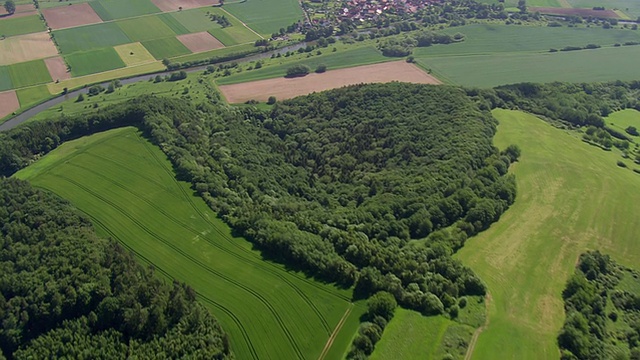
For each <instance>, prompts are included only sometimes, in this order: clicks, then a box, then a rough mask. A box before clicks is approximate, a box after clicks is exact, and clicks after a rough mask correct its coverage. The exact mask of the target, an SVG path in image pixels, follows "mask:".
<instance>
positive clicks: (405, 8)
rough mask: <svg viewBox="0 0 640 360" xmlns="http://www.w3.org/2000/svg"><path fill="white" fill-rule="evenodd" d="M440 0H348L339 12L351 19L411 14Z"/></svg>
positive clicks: (358, 19)
mask: <svg viewBox="0 0 640 360" xmlns="http://www.w3.org/2000/svg"><path fill="white" fill-rule="evenodd" d="M436 2H438V3H439V2H441V0H348V1H347V2H345V4H346V5H345V7H344V8H342V11H341V12H340V13H339V16H340V18H341V19H343V20H345V19H350V20H352V21H365V20H375V19H377V18H378V17H379V16H380V15H382V14H384V13H389V12H392V13H394V14H398V15H403V14H412V13H414V12H416V11H418V10H420V9H422V8H424V7H426V6H429V4H431V3H436Z"/></svg>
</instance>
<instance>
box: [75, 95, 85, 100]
mask: <svg viewBox="0 0 640 360" xmlns="http://www.w3.org/2000/svg"><path fill="white" fill-rule="evenodd" d="M81 101H84V95H82V94H80V95H78V98H77V99H76V102H81Z"/></svg>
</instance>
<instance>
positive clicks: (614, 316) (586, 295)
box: [558, 251, 640, 360]
mask: <svg viewBox="0 0 640 360" xmlns="http://www.w3.org/2000/svg"><path fill="white" fill-rule="evenodd" d="M562 297H563V298H564V307H565V311H566V314H567V318H566V321H565V324H564V326H563V328H562V331H561V332H560V336H559V337H558V344H559V345H560V348H561V349H562V359H567V360H569V359H633V360H637V359H640V273H638V272H637V271H634V270H631V269H627V268H624V267H622V266H620V265H618V264H616V263H615V262H614V261H613V260H611V259H610V258H609V256H607V255H603V254H600V253H599V252H597V251H596V252H587V253H585V254H582V256H581V257H580V261H579V263H578V266H577V268H576V272H575V274H574V275H573V276H572V277H571V278H570V279H569V281H568V282H567V286H566V288H565V290H564V292H563V293H562Z"/></svg>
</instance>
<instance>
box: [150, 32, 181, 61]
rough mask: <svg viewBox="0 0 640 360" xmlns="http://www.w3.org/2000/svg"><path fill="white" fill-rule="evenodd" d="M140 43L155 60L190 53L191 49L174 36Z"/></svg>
mask: <svg viewBox="0 0 640 360" xmlns="http://www.w3.org/2000/svg"><path fill="white" fill-rule="evenodd" d="M142 45H143V46H144V47H145V48H146V49H147V50H149V52H150V53H151V55H153V57H155V58H156V59H157V60H162V59H164V58H172V57H176V56H180V55H186V54H190V53H191V51H189V49H187V47H186V46H184V44H183V43H181V42H180V40H178V39H176V38H175V37H170V38H163V39H156V40H149V41H143V42H142Z"/></svg>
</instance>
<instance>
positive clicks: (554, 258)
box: [456, 110, 640, 360]
mask: <svg viewBox="0 0 640 360" xmlns="http://www.w3.org/2000/svg"><path fill="white" fill-rule="evenodd" d="M494 116H495V117H496V118H497V119H498V120H499V122H500V124H499V126H498V132H497V135H496V137H495V139H494V142H495V145H496V146H497V147H498V148H500V149H504V148H505V147H506V146H508V145H510V144H517V145H518V146H519V147H520V149H521V150H522V155H521V157H520V160H519V161H518V162H517V163H516V164H514V165H513V167H512V169H511V170H510V171H511V172H512V173H513V174H515V176H516V182H517V189H518V194H517V197H516V201H515V203H514V204H513V205H512V206H511V207H510V208H509V210H507V211H506V212H505V213H504V214H503V215H502V218H501V219H500V220H499V221H498V222H497V223H495V224H493V225H492V226H491V227H490V228H489V229H488V230H486V231H484V232H482V233H480V234H479V235H478V236H476V237H474V238H471V239H469V240H467V242H466V243H465V246H464V247H463V248H462V249H461V250H460V251H459V253H458V254H457V255H456V256H457V258H458V259H460V260H462V262H463V263H464V264H465V265H467V266H470V267H471V268H472V269H473V271H474V272H475V273H476V274H478V275H479V276H480V277H481V278H482V279H483V281H485V283H486V284H487V286H488V290H489V293H490V295H491V296H492V298H493V301H492V302H491V305H490V306H489V324H488V327H487V329H486V330H485V331H484V332H482V334H481V335H480V337H479V338H478V342H477V344H476V346H475V351H474V354H473V359H495V358H496V354H500V358H502V359H525V360H526V359H557V358H558V357H559V352H558V346H557V341H556V337H557V335H558V332H559V330H560V327H561V326H562V324H563V321H564V309H563V302H562V298H561V293H562V291H563V289H564V287H565V284H566V281H567V279H568V277H569V276H570V275H571V274H573V271H574V266H575V264H576V261H577V259H578V256H579V254H580V253H582V252H584V251H585V250H587V249H598V250H600V251H602V252H604V253H606V254H610V255H611V256H612V258H613V259H614V260H616V261H618V262H620V263H621V264H623V265H625V266H630V267H635V268H636V269H637V268H638V264H640V242H638V241H637V234H638V233H639V232H640V222H638V221H637V217H638V213H637V211H638V207H637V204H639V203H640V175H638V174H635V173H634V172H633V171H631V169H632V168H634V167H635V168H637V167H638V166H636V165H633V164H632V163H631V161H629V160H625V161H626V162H627V165H628V166H629V168H621V167H619V166H617V165H616V162H617V161H618V160H622V158H621V157H620V155H619V153H617V152H616V151H611V152H607V151H604V150H601V149H600V148H596V147H593V146H590V145H588V144H586V143H584V142H582V141H581V140H580V139H579V137H578V136H576V134H575V132H570V131H567V130H560V129H557V128H554V127H552V126H551V125H549V124H548V123H546V122H544V121H542V120H540V119H538V118H537V117H535V116H532V115H529V114H526V113H522V112H518V111H509V110H494Z"/></svg>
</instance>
